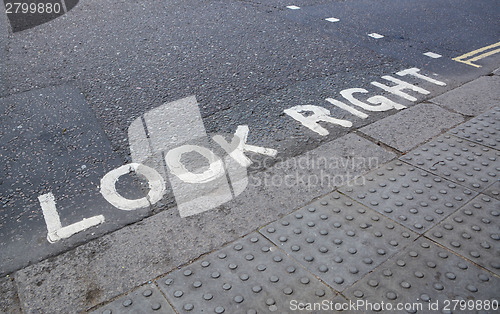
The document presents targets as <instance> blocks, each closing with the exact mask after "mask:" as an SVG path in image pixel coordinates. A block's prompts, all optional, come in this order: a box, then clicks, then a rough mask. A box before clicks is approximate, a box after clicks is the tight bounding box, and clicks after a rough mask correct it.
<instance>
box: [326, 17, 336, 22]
mask: <svg viewBox="0 0 500 314" xmlns="http://www.w3.org/2000/svg"><path fill="white" fill-rule="evenodd" d="M325 20H326V21H328V22H332V23H335V22H338V21H340V20H339V19H337V18H335V17H329V18H326V19H325Z"/></svg>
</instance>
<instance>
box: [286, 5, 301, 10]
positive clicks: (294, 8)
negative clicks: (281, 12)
mask: <svg viewBox="0 0 500 314" xmlns="http://www.w3.org/2000/svg"><path fill="white" fill-rule="evenodd" d="M287 8H288V9H290V10H299V9H300V7H298V6H296V5H289V6H287Z"/></svg>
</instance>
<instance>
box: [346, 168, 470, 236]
mask: <svg viewBox="0 0 500 314" xmlns="http://www.w3.org/2000/svg"><path fill="white" fill-rule="evenodd" d="M356 181H357V182H359V183H363V182H364V183H363V184H362V185H357V186H349V184H348V185H345V186H342V187H340V188H339V191H341V192H342V193H344V194H346V195H348V196H350V197H352V198H353V199H355V200H357V201H358V202H360V203H362V204H365V205H366V206H368V207H370V208H372V209H374V210H376V211H377V212H379V213H381V214H383V215H385V216H387V217H390V218H391V219H393V220H395V221H397V222H398V223H400V224H402V225H404V226H406V227H408V228H410V229H412V230H414V231H415V232H418V233H420V234H422V233H424V232H425V231H427V230H429V229H430V228H432V227H433V226H435V225H436V224H437V223H439V222H440V221H441V220H443V219H444V218H446V217H447V216H448V215H450V214H451V213H453V212H455V211H456V210H458V209H459V208H460V207H461V206H463V205H465V204H466V203H467V202H468V201H469V200H471V199H472V198H473V197H475V196H476V195H477V193H476V192H474V191H472V190H469V189H467V188H465V187H463V186H461V185H458V184H455V183H453V182H450V181H448V180H445V179H443V178H441V177H438V176H436V175H433V174H431V173H429V172H427V171H424V170H422V169H419V168H417V167H414V166H412V165H408V164H406V163H404V162H402V161H399V160H396V161H393V162H390V163H388V164H386V165H384V166H383V167H382V168H380V169H376V170H374V171H372V172H369V173H368V174H366V175H364V176H363V180H362V181H361V180H359V179H358V180H356Z"/></svg>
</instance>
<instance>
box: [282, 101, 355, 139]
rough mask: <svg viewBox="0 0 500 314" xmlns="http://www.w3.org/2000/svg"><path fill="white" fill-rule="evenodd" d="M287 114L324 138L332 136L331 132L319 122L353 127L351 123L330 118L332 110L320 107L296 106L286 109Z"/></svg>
mask: <svg viewBox="0 0 500 314" xmlns="http://www.w3.org/2000/svg"><path fill="white" fill-rule="evenodd" d="M306 112H312V113H313V114H312V115H309V116H306V115H304V114H305V113H306ZM285 113H286V114H287V115H289V116H290V117H292V118H294V119H295V120H297V121H299V122H300V123H302V124H303V125H304V126H305V127H307V128H309V129H311V130H313V131H314V132H316V133H318V134H319V135H323V136H326V135H328V134H330V132H328V130H327V129H325V128H324V127H322V126H321V125H319V124H318V122H328V123H332V124H337V125H340V126H343V127H345V128H350V127H351V126H352V122H351V121H347V120H341V119H336V118H333V117H330V110H328V109H326V108H323V107H319V106H313V105H305V106H295V107H292V108H290V109H285Z"/></svg>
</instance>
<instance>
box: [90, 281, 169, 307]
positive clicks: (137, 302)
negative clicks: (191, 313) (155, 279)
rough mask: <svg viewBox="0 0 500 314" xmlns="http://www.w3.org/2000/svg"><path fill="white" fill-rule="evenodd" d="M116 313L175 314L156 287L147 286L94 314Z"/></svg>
mask: <svg viewBox="0 0 500 314" xmlns="http://www.w3.org/2000/svg"><path fill="white" fill-rule="evenodd" d="M104 313H106V314H114V313H120V314H122V313H124V314H126V313H130V314H132V313H166V314H175V312H174V310H173V309H172V307H170V305H169V304H168V302H167V300H166V299H165V298H164V297H163V295H162V293H161V292H160V291H159V290H158V288H156V286H155V285H153V284H149V285H145V286H143V287H141V288H139V289H137V290H135V291H132V292H130V293H128V294H126V295H124V296H122V297H120V298H118V299H116V300H115V301H113V302H111V303H109V304H106V305H104V306H102V307H99V308H98V309H96V310H95V311H93V312H92V314H104Z"/></svg>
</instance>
